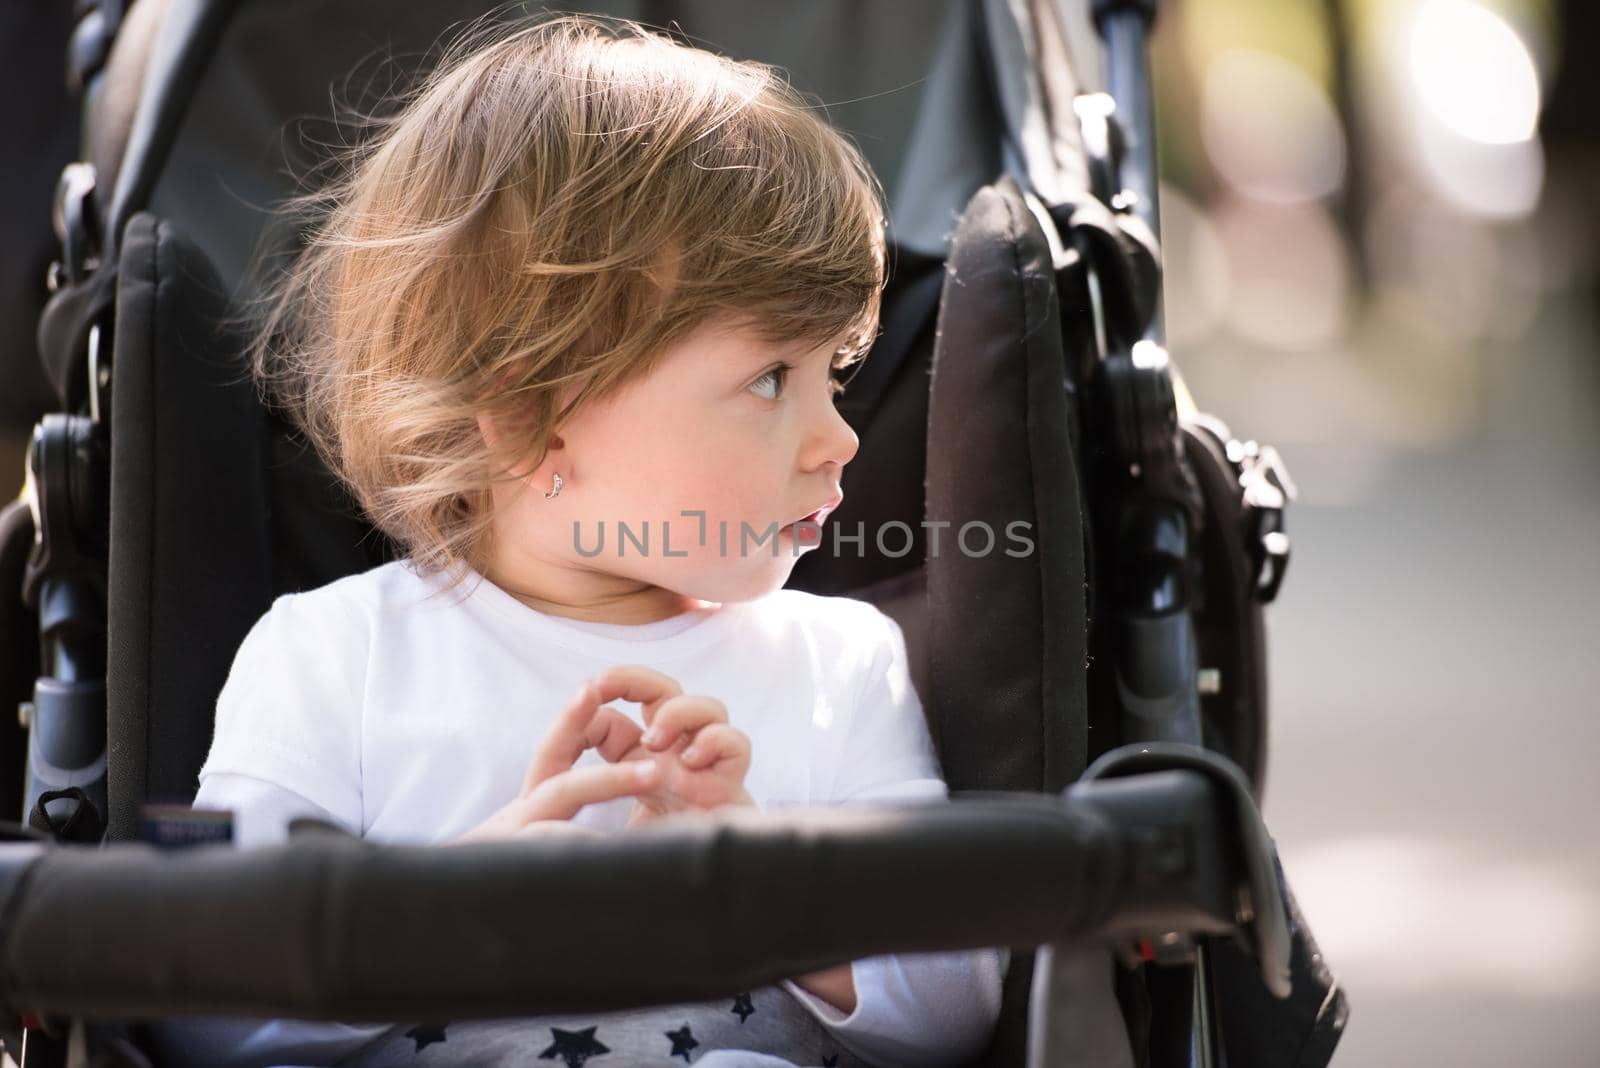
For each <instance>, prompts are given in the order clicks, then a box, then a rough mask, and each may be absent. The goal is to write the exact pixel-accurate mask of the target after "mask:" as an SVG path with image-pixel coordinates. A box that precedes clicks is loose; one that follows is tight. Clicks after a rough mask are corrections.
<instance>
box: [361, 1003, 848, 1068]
mask: <svg viewBox="0 0 1600 1068" xmlns="http://www.w3.org/2000/svg"><path fill="white" fill-rule="evenodd" d="M544 1064H550V1065H554V1066H557V1068H584V1066H586V1065H587V1066H589V1068H669V1066H672V1065H684V1064H697V1065H705V1066H706V1068H826V1066H829V1065H833V1066H836V1068H872V1066H871V1065H870V1064H869V1063H868V1062H867V1061H864V1060H862V1059H861V1058H860V1057H857V1056H855V1055H854V1054H853V1053H851V1052H850V1051H849V1050H847V1049H845V1048H844V1047H843V1046H841V1045H840V1044H839V1042H838V1040H837V1039H835V1038H834V1037H833V1035H832V1034H831V1033H830V1032H829V1031H828V1029H827V1027H826V1025H824V1024H823V1023H822V1021H820V1020H818V1019H817V1018H816V1016H814V1015H812V1013H811V1012H809V1011H808V1010H807V1009H806V1008H805V1007H804V1006H802V1005H801V1004H800V1003H799V1002H798V1001H796V1000H795V998H794V996H793V995H792V994H790V993H789V992H788V991H787V990H784V989H783V988H782V987H781V986H777V985H772V986H761V987H756V988H755V989H754V990H751V991H750V992H749V993H748V994H743V995H738V996H735V997H726V998H715V999H713V1000H710V1001H696V1002H685V1003H682V1004H675V1005H663V1006H658V1007H653V1008H643V1009H619V1010H616V1011H613V1012H592V1013H573V1014H570V1015H550V1016H532V1017H519V1018H514V1019H505V1020H456V1021H452V1022H449V1023H442V1022H439V1021H430V1022H422V1023H404V1024H400V1025H398V1026H396V1027H393V1028H391V1029H390V1030H388V1031H386V1032H384V1033H383V1034H382V1035H380V1036H379V1037H378V1038H377V1039H375V1040H374V1041H373V1042H372V1043H370V1044H369V1045H367V1046H364V1047H363V1048H362V1049H360V1050H358V1051H357V1052H356V1053H354V1054H352V1055H351V1056H350V1057H347V1058H346V1059H344V1060H342V1061H340V1062H339V1065H340V1068H399V1066H401V1065H405V1066H407V1068H410V1066H415V1068H435V1066H437V1068H456V1066H459V1068H465V1066H468V1065H471V1066H473V1068H479V1066H482V1065H518V1066H521V1065H528V1066H538V1065H544Z"/></svg>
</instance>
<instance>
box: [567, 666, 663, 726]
mask: <svg viewBox="0 0 1600 1068" xmlns="http://www.w3.org/2000/svg"><path fill="white" fill-rule="evenodd" d="M589 681H590V684H591V685H593V686H594V688H595V690H596V692H597V693H598V694H599V699H600V701H601V702H602V703H604V702H606V701H636V702H638V703H639V704H640V705H641V706H642V708H641V709H640V711H641V712H642V714H643V715H644V721H645V725H646V726H648V725H649V724H650V722H651V720H652V718H653V717H654V716H655V713H656V709H658V708H659V707H660V706H661V704H662V703H663V702H664V701H667V700H669V699H670V698H673V697H677V696H678V695H679V694H681V693H683V687H682V686H679V685H678V680H677V679H674V678H673V677H672V676H670V675H663V674H662V673H661V672H659V671H657V670H655V669H654V668H647V667H645V666H643V665H642V664H620V665H618V666H616V667H613V668H607V669H606V670H605V671H602V672H601V673H600V674H598V675H596V676H595V677H594V678H592V679H590V680H589Z"/></svg>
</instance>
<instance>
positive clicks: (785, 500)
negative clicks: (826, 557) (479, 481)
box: [491, 320, 859, 622]
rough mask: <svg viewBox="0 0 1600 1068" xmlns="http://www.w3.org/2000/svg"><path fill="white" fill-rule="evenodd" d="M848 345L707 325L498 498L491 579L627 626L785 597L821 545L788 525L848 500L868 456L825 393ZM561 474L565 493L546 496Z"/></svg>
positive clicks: (578, 418) (589, 413) (563, 430)
mask: <svg viewBox="0 0 1600 1068" xmlns="http://www.w3.org/2000/svg"><path fill="white" fill-rule="evenodd" d="M836 348H837V343H836V342H830V343H828V344H826V345H823V346H820V347H818V348H814V349H809V350H807V349H805V348H804V347H803V346H802V345H798V344H796V345H788V346H784V345H776V344H773V343H770V342H764V341H761V340H760V339H759V338H757V337H756V336H755V335H754V334H753V333H752V332H750V331H749V330H748V329H743V328H739V327H736V326H734V325H733V324H731V323H730V322H728V321H725V320H724V321H717V322H713V323H710V324H707V325H705V326H702V327H701V328H700V329H698V330H697V331H695V332H694V333H693V334H691V335H689V336H688V337H687V338H686V339H684V341H682V342H681V343H679V344H677V345H676V346H674V347H673V348H671V349H669V350H668V351H667V352H666V353H665V355H664V357H663V359H662V361H661V362H660V363H659V364H658V365H657V367H656V369H655V370H654V371H653V372H652V373H651V374H650V375H648V376H647V377H645V378H644V379H641V380H639V381H637V382H634V383H632V384H631V385H630V386H629V387H627V388H625V389H624V390H623V391H622V392H621V393H619V394H617V395H616V396H614V397H613V398H611V399H610V400H608V401H606V402H604V403H603V404H600V405H593V406H590V407H589V408H586V409H584V410H583V411H581V412H579V413H578V414H576V415H575V416H574V417H573V418H572V419H571V420H569V421H568V422H567V423H566V424H564V425H563V426H562V427H560V429H559V434H560V436H561V439H562V442H563V445H562V448H560V449H555V450H552V451H551V452H550V454H549V456H548V457H547V458H546V459H545V461H544V463H543V464H542V465H540V467H539V468H538V469H537V470H536V471H535V472H533V474H532V476H531V477H530V478H529V479H527V480H526V482H524V483H520V484H510V485H509V486H506V487H504V488H503V489H504V492H502V488H497V489H496V495H495V534H496V537H495V544H496V550H495V554H494V556H495V570H494V571H493V573H492V575H491V577H494V578H496V579H497V580H501V581H502V582H503V584H505V585H508V586H510V587H515V588H516V589H517V590H518V591H519V592H525V593H528V594H531V595H533V599H535V600H536V601H537V600H543V601H545V602H546V606H547V607H551V608H553V609H555V610H556V611H557V612H558V613H559V611H560V609H561V608H562V607H572V608H575V609H579V610H581V611H584V612H585V613H586V614H588V615H590V617H591V618H610V619H612V620H613V621H615V622H642V621H645V620H647V619H650V618H665V617H666V616H667V615H671V614H675V613H676V612H679V611H683V610H684V609H685V608H688V607H694V606H695V605H694V604H693V601H694V600H700V601H715V602H729V601H743V600H748V599H750V598H754V597H759V596H761V595H762V594H765V593H768V592H770V591H772V590H775V589H777V588H779V587H781V586H782V585H783V584H784V582H785V581H786V580H787V579H788V576H789V572H790V571H791V569H792V568H793V567H794V562H795V560H797V559H798V558H799V554H800V553H801V552H811V551H817V549H818V548H819V547H820V546H819V545H818V544H817V543H816V542H814V541H808V540H804V538H803V536H799V537H797V534H796V532H795V531H794V530H792V529H791V530H782V529H781V528H783V527H785V526H787V525H788V524H792V523H795V522H796V521H798V520H800V519H802V518H804V517H806V516H807V515H809V514H811V513H813V512H816V511H817V509H819V508H825V507H827V506H828V505H830V504H831V503H833V502H834V501H835V500H836V499H837V498H838V497H839V495H840V494H841V475H842V473H843V470H844V466H845V464H847V463H849V462H850V460H851V458H852V457H853V456H855V453H856V448H857V446H858V445H859V441H858V440H857V438H856V435H855V432H854V431H852V430H851V429H850V426H849V425H848V424H847V423H846V422H845V421H844V418H843V417H842V416H841V415H840V414H839V412H838V410H837V408H835V406H834V397H833V393H832V391H831V390H830V389H829V382H830V360H831V357H832V355H833V352H834V350H835V349H836ZM782 363H787V364H789V365H790V366H791V367H792V368H793V369H792V370H789V371H784V370H783V369H782V368H781V367H780V366H779V365H780V364H782ZM556 472H559V473H560V474H561V477H562V480H563V486H562V489H561V494H560V496H558V497H557V498H556V499H554V500H545V499H544V493H545V492H546V491H548V490H549V489H551V487H552V485H553V475H554V474H555V473H556ZM686 512H687V513H690V514H684V513H686ZM702 512H703V513H704V516H703V517H702V516H701V515H699V514H696V513H702ZM824 518H825V516H824ZM574 524H576V525H577V529H576V531H575V530H574ZM620 527H626V528H627V530H628V531H629V532H630V533H631V535H632V537H631V538H623V537H621V536H620V535H621V530H620V529H619V528H620ZM646 531H648V541H647V540H646ZM724 531H726V534H725V537H724ZM664 537H665V542H664V541H663V538H664ZM761 539H764V540H761ZM724 540H725V545H724ZM830 541H831V539H830ZM619 546H620V555H619ZM597 548H598V549H599V550H600V551H599V552H598V553H596V552H595V550H596V549H597ZM774 549H776V551H774ZM591 609H594V610H595V611H592V612H590V611H589V610H591ZM572 614H574V615H576V614H578V613H577V612H574V613H572Z"/></svg>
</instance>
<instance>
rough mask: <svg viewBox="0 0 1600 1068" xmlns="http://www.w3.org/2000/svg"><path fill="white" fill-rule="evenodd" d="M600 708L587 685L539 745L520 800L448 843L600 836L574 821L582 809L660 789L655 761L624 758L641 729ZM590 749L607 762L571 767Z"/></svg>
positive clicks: (659, 770) (517, 797)
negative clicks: (541, 837)
mask: <svg viewBox="0 0 1600 1068" xmlns="http://www.w3.org/2000/svg"><path fill="white" fill-rule="evenodd" d="M599 705H600V700H599V699H598V698H597V696H596V692H595V689H594V687H593V685H591V684H585V685H584V686H583V688H582V689H580V690H579V691H578V695H577V696H576V697H574V698H573V700H572V702H571V703H570V704H568V705H567V707H566V709H565V710H563V711H562V713H561V715H560V717H559V718H558V719H557V720H556V722H555V724H554V725H553V726H552V727H551V728H550V730H549V732H548V733H546V734H545V736H544V738H543V740H541V741H540V743H539V749H538V751H537V752H536V753H535V754H534V756H533V760H532V762H531V763H529V765H528V772H527V775H526V776H524V778H523V781H522V790H521V791H520V792H519V793H518V794H517V796H516V798H515V799H513V800H512V801H511V803H510V804H508V805H506V806H505V807H504V808H502V809H500V810H499V811H498V812H496V813H495V814H494V815H492V816H490V817H489V818H488V819H487V820H485V821H484V822H483V823H481V824H479V825H478V826H477V827H474V828H472V830H470V831H467V832H466V833H465V834H463V835H461V836H460V837H459V838H454V839H451V840H450V841H449V842H448V843H447V844H449V845H457V844H459V843H462V842H479V841H489V840H493V839H497V838H525V837H530V836H533V835H544V834H586V835H598V834H599V832H598V831H595V830H593V829H591V828H588V827H583V826H580V825H579V824H575V823H572V822H570V821H571V819H572V817H573V816H575V815H577V813H578V810H579V809H581V808H583V807H584V806H585V805H589V804H594V803H596V802H599V801H610V800H611V799H612V798H615V797H628V796H637V795H639V794H641V793H643V792H644V791H646V790H649V789H652V788H654V787H656V786H658V785H659V784H660V782H661V768H660V766H659V764H658V762H657V761H655V760H653V759H649V755H648V754H646V755H645V759H640V760H632V759H628V758H627V757H626V754H627V753H628V752H629V751H630V750H632V749H635V748H637V746H638V740H639V734H640V730H639V727H638V725H637V724H635V723H634V722H633V721H632V720H630V719H628V717H627V716H624V715H623V714H622V713H620V712H618V711H617V710H616V709H614V708H600V707H599ZM591 748H593V749H598V750H600V755H601V756H603V757H605V758H606V760H607V762H608V763H606V764H604V765H601V766H599V767H585V768H575V767H573V764H574V763H576V762H577V759H578V757H580V756H582V755H583V752H584V750H586V749H591Z"/></svg>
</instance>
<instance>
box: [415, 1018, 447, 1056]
mask: <svg viewBox="0 0 1600 1068" xmlns="http://www.w3.org/2000/svg"><path fill="white" fill-rule="evenodd" d="M449 1026H450V1021H449V1020H446V1021H445V1022H444V1023H442V1024H418V1025H417V1026H415V1027H413V1028H412V1029H411V1030H409V1031H407V1032H406V1037H407V1038H409V1039H412V1040H413V1041H415V1042H416V1044H417V1048H416V1049H415V1050H413V1051H412V1052H421V1051H422V1050H423V1049H424V1048H425V1047H427V1046H431V1045H432V1044H433V1043H435V1042H443V1041H444V1040H445V1037H444V1029H445V1028H446V1027H449Z"/></svg>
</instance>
